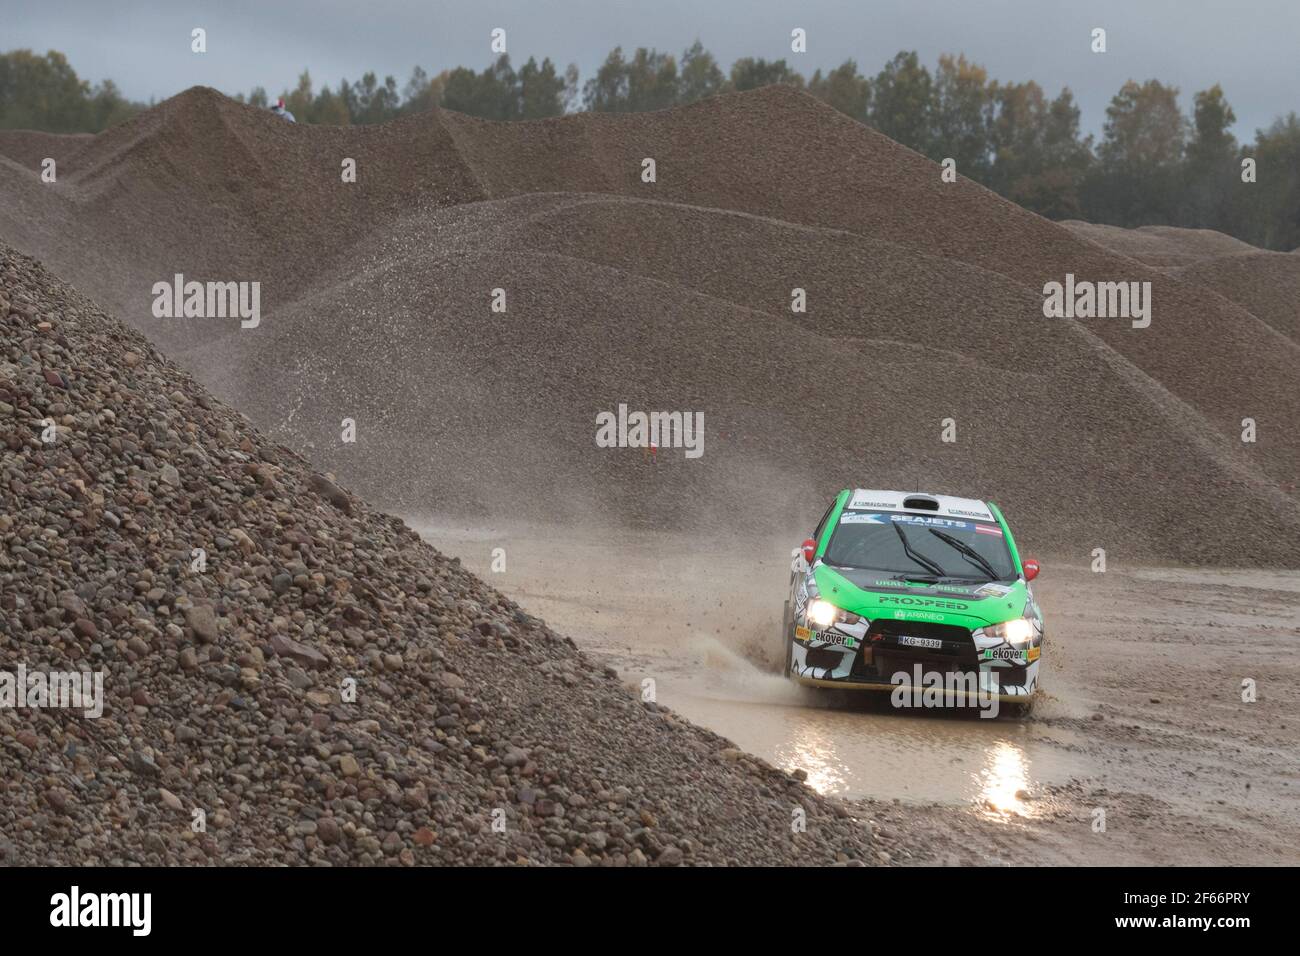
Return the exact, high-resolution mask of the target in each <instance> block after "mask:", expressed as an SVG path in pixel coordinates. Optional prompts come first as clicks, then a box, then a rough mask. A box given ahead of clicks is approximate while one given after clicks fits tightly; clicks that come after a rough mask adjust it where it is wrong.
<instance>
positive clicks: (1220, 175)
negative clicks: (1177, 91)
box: [1180, 83, 1240, 229]
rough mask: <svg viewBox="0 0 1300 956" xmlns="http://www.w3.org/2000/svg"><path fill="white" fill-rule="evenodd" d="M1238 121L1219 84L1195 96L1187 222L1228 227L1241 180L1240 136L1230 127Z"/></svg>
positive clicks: (1184, 219) (1189, 145)
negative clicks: (1238, 138)
mask: <svg viewBox="0 0 1300 956" xmlns="http://www.w3.org/2000/svg"><path fill="white" fill-rule="evenodd" d="M1236 121H1237V116H1236V114H1235V113H1234V112H1233V111H1232V107H1231V106H1229V105H1228V101H1227V99H1226V98H1225V97H1224V95H1223V89H1222V88H1221V87H1220V86H1219V84H1217V83H1216V84H1214V86H1212V87H1210V88H1209V89H1208V90H1201V92H1199V93H1197V94H1196V95H1195V96H1194V97H1193V108H1192V136H1191V139H1190V140H1189V141H1188V143H1187V161H1186V164H1185V167H1184V197H1185V198H1184V208H1183V214H1182V216H1181V217H1180V221H1181V223H1182V224H1183V225H1186V226H1192V227H1195V228H1201V229H1224V228H1227V227H1228V224H1229V221H1230V220H1231V219H1232V210H1231V205H1232V200H1233V197H1234V195H1235V194H1236V193H1237V189H1236V187H1237V184H1238V182H1239V181H1240V166H1239V165H1238V161H1237V140H1236V137H1234V136H1233V135H1232V133H1230V132H1228V127H1230V126H1231V125H1232V124H1233V123H1235V122H1236Z"/></svg>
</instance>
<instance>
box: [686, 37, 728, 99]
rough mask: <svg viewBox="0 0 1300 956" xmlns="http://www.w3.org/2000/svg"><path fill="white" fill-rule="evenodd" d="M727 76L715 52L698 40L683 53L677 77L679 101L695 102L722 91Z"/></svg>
mask: <svg viewBox="0 0 1300 956" xmlns="http://www.w3.org/2000/svg"><path fill="white" fill-rule="evenodd" d="M726 82H727V78H726V77H725V76H723V74H722V70H721V69H720V68H719V67H718V61H717V60H715V59H714V58H713V54H712V53H710V52H709V51H708V50H706V49H704V45H703V44H702V43H700V41H699V40H696V41H695V42H694V43H693V44H691V47H690V49H688V50H686V52H684V53H683V54H682V65H681V70H680V71H679V74H678V78H677V102H679V103H694V102H695V101H696V100H702V99H704V98H705V97H706V96H713V95H714V94H715V93H720V92H722V89H723V87H724V86H725V85H726Z"/></svg>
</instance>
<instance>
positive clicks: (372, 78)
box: [0, 40, 1300, 250]
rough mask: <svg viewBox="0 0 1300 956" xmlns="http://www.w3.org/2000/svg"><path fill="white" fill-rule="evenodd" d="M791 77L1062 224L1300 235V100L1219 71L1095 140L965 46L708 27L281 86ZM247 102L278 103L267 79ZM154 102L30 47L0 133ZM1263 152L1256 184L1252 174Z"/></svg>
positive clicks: (453, 86)
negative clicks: (720, 51) (650, 43)
mask: <svg viewBox="0 0 1300 956" xmlns="http://www.w3.org/2000/svg"><path fill="white" fill-rule="evenodd" d="M776 83H780V84H786V85H789V86H792V87H795V88H798V89H801V90H804V91H806V92H807V93H809V94H811V95H812V96H815V97H817V98H818V99H820V100H822V101H824V102H825V103H827V104H829V105H830V106H832V107H834V108H835V109H837V110H839V111H840V112H842V113H844V114H846V115H848V116H850V117H852V118H853V119H856V120H859V121H860V122H863V123H865V124H867V125H869V126H872V127H874V128H875V129H877V130H879V131H880V132H882V133H884V134H885V135H887V136H889V137H890V138H892V139H894V140H897V141H898V142H900V143H902V144H903V145H905V146H908V147H910V148H912V149H914V150H916V151H918V152H920V153H923V154H925V155H926V156H928V157H930V158H931V159H934V160H936V161H942V160H945V159H952V160H953V161H955V163H956V166H957V171H958V172H959V173H961V174H962V175H965V176H967V177H969V178H971V179H973V180H975V181H976V182H979V183H981V184H983V185H985V186H987V187H988V188H990V189H992V190H994V191H995V192H997V193H999V194H1000V195H1002V196H1005V197H1007V198H1008V199H1010V200H1012V201H1014V202H1016V203H1018V204H1019V205H1021V206H1024V207H1025V208H1027V209H1031V210H1033V211H1035V212H1037V213H1040V214H1041V215H1044V216H1047V217H1048V218H1052V219H1068V218H1078V219H1086V220H1088V221H1090V222H1102V223H1110V224H1114V225H1119V226H1139V225H1147V224H1160V225H1175V226H1187V227H1192V228H1207V229H1217V230H1219V231H1222V232H1226V233H1228V234H1230V235H1234V236H1237V237H1238V238H1241V239H1243V240H1245V241H1247V242H1250V243H1253V244H1255V245H1259V246H1262V247H1265V248H1270V249H1280V250H1290V249H1293V248H1296V247H1298V246H1300V118H1297V116H1296V114H1295V113H1294V112H1292V113H1290V114H1289V115H1287V116H1285V117H1280V118H1278V119H1277V120H1275V121H1274V122H1273V123H1272V125H1270V126H1269V127H1268V128H1267V129H1262V130H1257V131H1256V133H1255V138H1254V141H1253V142H1250V143H1238V142H1237V140H1236V139H1235V138H1234V137H1233V135H1232V134H1231V133H1230V132H1229V128H1230V127H1231V126H1232V124H1233V123H1234V122H1235V120H1236V117H1235V115H1234V113H1233V110H1232V107H1231V105H1230V104H1229V103H1228V101H1227V98H1226V97H1225V95H1224V92H1223V90H1222V89H1221V88H1220V87H1219V86H1218V85H1217V84H1216V85H1214V86H1212V87H1210V88H1209V89H1206V90H1201V91H1199V92H1196V93H1195V94H1194V95H1193V96H1192V100H1191V104H1190V106H1191V111H1190V113H1189V114H1184V113H1183V112H1182V109H1181V108H1180V106H1179V103H1178V95H1179V91H1178V89H1177V88H1175V87H1172V86H1167V85H1165V84H1163V83H1161V82H1160V81H1158V80H1147V81H1145V82H1141V83H1139V82H1136V81H1132V80H1130V81H1129V82H1127V83H1125V84H1124V85H1123V87H1121V89H1120V90H1119V92H1118V93H1116V95H1115V96H1114V98H1113V99H1112V100H1111V102H1110V104H1109V105H1108V106H1107V108H1106V120H1105V123H1104V126H1103V130H1102V134H1101V137H1100V139H1096V138H1095V137H1093V136H1092V135H1090V134H1089V135H1084V134H1083V133H1082V131H1081V128H1080V113H1079V108H1078V106H1077V105H1076V104H1075V101H1074V96H1073V94H1072V93H1071V91H1070V90H1069V89H1068V88H1065V89H1062V90H1061V91H1060V92H1059V93H1057V94H1056V95H1055V96H1050V95H1049V94H1048V93H1047V92H1046V91H1044V90H1043V88H1042V87H1041V86H1039V85H1038V84H1037V83H1035V82H1034V81H1032V80H1029V81H1025V82H1019V83H1017V82H1011V83H1007V82H1001V81H997V80H993V79H991V78H990V77H989V76H988V72H987V71H986V70H985V69H984V68H983V67H982V66H980V65H978V64H975V63H972V62H970V61H968V60H967V59H966V58H965V56H961V55H951V54H948V55H944V56H941V57H939V60H938V63H937V64H936V66H935V68H934V69H933V70H931V69H930V68H929V67H927V66H926V65H925V64H923V63H921V62H920V59H919V57H918V56H917V54H916V52H914V51H912V52H907V51H904V52H900V53H898V54H897V55H896V56H895V57H894V58H893V59H892V60H890V61H889V62H888V63H886V64H884V66H883V67H882V68H881V69H880V70H879V71H878V72H877V73H875V74H874V75H872V76H868V75H864V74H863V73H862V72H861V71H860V70H859V69H858V65H857V63H856V62H855V61H853V60H846V61H845V62H844V63H842V64H840V65H839V66H838V67H835V68H834V69H829V70H822V69H818V70H816V71H815V72H814V73H813V74H812V76H810V77H805V76H804V75H803V74H801V73H799V72H798V71H797V70H796V69H794V67H793V66H792V65H791V64H790V63H788V62H787V61H786V60H784V59H780V60H765V59H761V58H754V57H744V58H742V59H739V60H736V61H735V62H734V63H732V64H731V68H730V69H729V70H726V71H724V70H723V68H722V67H721V65H720V64H719V63H718V62H717V61H716V60H715V59H714V57H713V55H712V54H711V53H709V52H708V51H707V50H705V49H704V47H703V46H702V44H701V43H700V42H699V41H698V40H697V41H696V42H695V43H694V44H693V45H692V46H691V47H690V48H689V49H687V50H685V51H684V52H683V53H682V55H681V56H680V57H677V56H674V55H672V54H670V53H665V52H662V51H658V50H654V49H647V48H645V47H642V48H638V49H637V50H635V51H633V52H632V53H630V54H625V53H624V51H623V49H622V48H621V47H619V48H616V49H614V50H613V51H611V52H610V54H609V55H608V56H607V57H606V58H605V60H604V62H603V63H601V65H600V67H599V68H598V69H597V70H596V73H595V74H594V75H593V76H591V77H590V78H588V79H587V81H586V82H585V83H583V84H579V76H578V70H577V67H576V66H573V65H570V66H568V67H567V68H565V69H560V68H558V67H557V66H556V65H555V64H554V63H553V62H552V61H551V60H550V59H544V60H542V62H541V63H538V62H537V60H536V59H535V58H530V59H529V60H528V61H527V62H526V63H524V64H523V65H522V66H520V67H519V68H518V69H516V68H515V67H514V65H513V64H512V63H511V61H510V58H509V57H508V56H506V55H504V54H503V55H501V56H500V57H498V58H497V59H496V60H495V61H494V62H492V63H490V64H489V65H488V66H487V67H486V68H484V69H483V70H481V71H475V70H472V69H468V68H466V67H457V68H456V69H454V70H444V71H442V72H440V73H438V74H436V75H430V74H429V73H427V72H426V71H425V70H424V69H422V68H421V67H419V66H417V67H415V68H414V69H413V70H412V72H411V75H410V77H409V78H408V79H407V81H406V83H405V84H404V85H403V86H401V87H400V88H399V86H398V83H397V80H396V79H395V78H394V77H393V76H386V77H384V79H383V80H382V81H380V79H379V78H378V75H377V74H375V73H366V74H364V75H363V76H362V77H361V78H360V79H359V80H354V81H352V82H349V81H348V80H347V79H343V80H341V81H340V82H339V83H338V84H337V85H336V86H334V87H331V86H329V85H324V86H321V87H319V88H317V87H316V86H315V85H314V83H313V81H312V78H311V75H310V74H309V73H308V72H306V71H304V72H303V73H302V74H301V76H300V77H299V78H298V83H297V85H296V86H295V87H294V88H293V89H291V90H284V91H283V92H282V93H281V96H282V97H283V99H284V100H285V105H286V106H287V107H288V109H289V110H290V111H292V112H293V113H294V114H295V116H296V117H297V119H298V121H299V122H305V123H320V124H331V125H349V124H366V123H382V122H385V121H387V120H391V119H395V118H397V117H400V116H403V115H408V114H411V113H416V112H421V111H425V110H429V109H432V108H433V107H435V106H440V107H443V108H445V109H450V110H455V111H457V112H462V113H467V114H469V115H472V116H478V117H481V118H484V119H492V120H517V119H540V118H543V117H548V116H559V115H561V114H563V113H567V112H572V111H574V110H578V109H585V110H592V111H599V112H636V111H641V110H654V109H665V108H668V107H671V106H678V105H683V104H687V103H693V102H696V101H697V100H701V99H704V98H705V97H708V96H713V95H716V94H718V93H724V92H733V91H734V92H739V91H744V90H751V89H755V88H758V87H761V86H767V85H770V84H776ZM236 99H238V100H240V101H242V102H247V103H250V104H252V105H255V106H266V105H268V104H269V103H270V102H271V99H272V98H271V96H270V95H269V94H268V93H267V91H266V90H265V89H264V88H262V87H256V88H254V89H253V90H251V91H249V93H247V94H242V93H241V94H238V95H237V96H236ZM142 108H144V105H143V104H138V103H130V102H128V101H126V100H125V99H124V98H123V97H122V96H121V95H120V93H118V91H117V89H116V87H115V86H114V85H113V83H112V81H111V80H105V81H103V82H101V83H99V84H97V85H95V86H91V85H90V84H89V83H88V82H86V81H84V80H80V79H78V78H77V76H76V73H75V72H74V71H73V70H72V68H71V67H70V66H69V65H68V62H67V60H66V58H65V57H64V56H63V55H62V54H60V53H57V52H54V51H51V52H50V53H48V54H47V55H46V56H45V57H39V56H36V55H34V54H33V53H32V52H31V51H28V50H17V51H13V52H11V53H8V54H3V55H0V128H11V129H12V128H30V129H48V130H51V131H54V132H73V131H89V132H95V131H98V130H100V129H103V128H105V127H107V126H109V125H112V124H114V123H117V122H121V121H122V120H123V119H125V118H128V117H129V116H131V115H133V113H134V112H137V111H138V110H140V109H142ZM1247 160H1253V161H1254V165H1255V175H1256V181H1255V182H1251V183H1249V184H1247V183H1245V182H1243V179H1242V175H1243V162H1244V161H1247Z"/></svg>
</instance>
